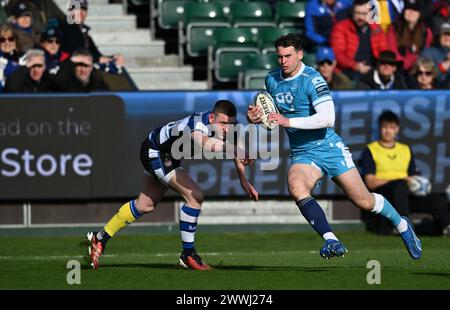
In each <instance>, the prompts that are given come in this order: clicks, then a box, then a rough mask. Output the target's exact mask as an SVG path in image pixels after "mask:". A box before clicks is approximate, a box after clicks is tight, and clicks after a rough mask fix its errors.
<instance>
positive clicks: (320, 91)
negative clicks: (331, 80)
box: [311, 77, 330, 97]
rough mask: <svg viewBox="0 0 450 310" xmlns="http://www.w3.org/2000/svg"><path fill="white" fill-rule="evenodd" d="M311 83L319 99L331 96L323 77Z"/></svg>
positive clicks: (314, 79)
mask: <svg viewBox="0 0 450 310" xmlns="http://www.w3.org/2000/svg"><path fill="white" fill-rule="evenodd" d="M311 82H312V84H313V86H314V88H315V89H316V92H317V96H318V97H323V96H327V95H330V90H329V89H328V85H327V82H325V80H324V79H323V78H322V77H315V78H313V79H312V81H311Z"/></svg>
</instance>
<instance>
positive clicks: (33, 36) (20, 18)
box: [11, 2, 40, 53]
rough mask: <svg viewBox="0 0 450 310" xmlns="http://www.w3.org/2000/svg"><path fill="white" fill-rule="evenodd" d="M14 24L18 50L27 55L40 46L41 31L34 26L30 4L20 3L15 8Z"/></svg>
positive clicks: (13, 11) (13, 12)
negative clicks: (30, 50)
mask: <svg viewBox="0 0 450 310" xmlns="http://www.w3.org/2000/svg"><path fill="white" fill-rule="evenodd" d="M12 14H13V16H14V18H13V19H12V21H11V22H12V24H13V25H14V27H15V32H16V33H17V38H18V41H17V48H18V49H19V50H20V51H21V52H23V53H25V52H26V51H28V50H29V49H31V48H33V47H34V46H36V45H37V44H39V37H40V34H39V31H38V30H37V29H36V28H35V27H34V26H33V18H32V16H33V14H32V12H31V9H30V5H29V3H28V2H19V3H18V4H17V6H16V7H14V8H13V10H12Z"/></svg>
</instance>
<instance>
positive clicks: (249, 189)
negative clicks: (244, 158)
mask: <svg viewBox="0 0 450 310" xmlns="http://www.w3.org/2000/svg"><path fill="white" fill-rule="evenodd" d="M234 164H235V166H236V171H237V173H238V175H239V181H240V182H241V187H242V189H243V190H244V192H246V193H247V195H248V197H250V198H252V199H253V200H254V201H258V200H259V194H258V192H257V191H256V189H255V188H254V187H253V185H252V184H250V182H249V181H248V180H247V177H246V175H245V166H244V164H243V163H242V162H241V161H240V160H239V159H237V158H235V159H234Z"/></svg>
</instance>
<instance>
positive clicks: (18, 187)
mask: <svg viewBox="0 0 450 310" xmlns="http://www.w3.org/2000/svg"><path fill="white" fill-rule="evenodd" d="M123 133H124V105H123V102H122V101H121V100H120V99H119V98H117V97H115V96H97V97H95V98H93V97H90V96H69V97H66V96H40V97H29V96H27V97H21V98H17V97H2V98H1V103H0V141H1V144H0V197H1V198H2V199H47V198H52V199H53V198H91V197H109V196H110V195H111V192H115V191H117V190H118V184H116V182H114V179H116V178H120V176H121V175H123V173H124V172H123V171H122V170H121V169H125V167H122V166H120V165H119V166H118V165H117V164H118V163H121V162H123V158H124V155H125V154H124V153H123V152H122V149H123V148H122V146H121V143H122V142H123V140H124V139H123ZM117 141H120V142H119V143H117ZM117 166H118V167H117Z"/></svg>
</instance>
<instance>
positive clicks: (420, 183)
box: [408, 175, 431, 197]
mask: <svg viewBox="0 0 450 310" xmlns="http://www.w3.org/2000/svg"><path fill="white" fill-rule="evenodd" d="M408 188H409V190H410V191H411V193H412V194H413V195H414V196H419V197H424V196H427V195H428V194H429V193H430V192H431V183H430V180H428V179H427V178H425V177H423V176H420V175H415V176H414V177H413V178H412V180H411V181H410V182H408Z"/></svg>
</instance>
